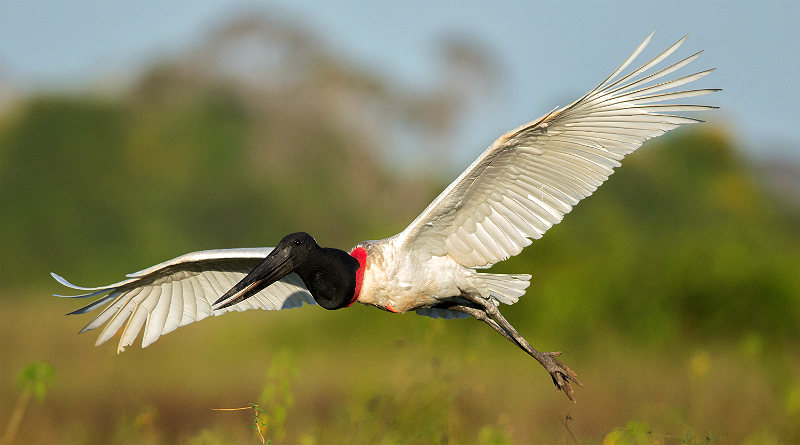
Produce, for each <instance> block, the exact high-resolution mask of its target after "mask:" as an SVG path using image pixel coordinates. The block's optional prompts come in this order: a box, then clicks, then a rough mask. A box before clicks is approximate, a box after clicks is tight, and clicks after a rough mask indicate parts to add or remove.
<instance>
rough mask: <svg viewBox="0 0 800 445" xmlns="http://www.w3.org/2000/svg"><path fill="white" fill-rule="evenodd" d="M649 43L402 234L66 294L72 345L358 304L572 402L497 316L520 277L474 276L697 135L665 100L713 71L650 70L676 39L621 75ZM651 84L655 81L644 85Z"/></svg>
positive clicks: (458, 183) (564, 378)
mask: <svg viewBox="0 0 800 445" xmlns="http://www.w3.org/2000/svg"><path fill="white" fill-rule="evenodd" d="M652 36H653V34H651V35H650V36H649V37H648V38H647V39H646V40H645V41H644V42H643V43H642V44H641V45H639V47H637V48H636V50H635V51H634V52H633V54H631V56H630V57H628V58H627V59H626V60H625V61H624V62H623V63H622V65H620V67H619V68H617V69H616V70H615V71H614V72H613V73H612V74H611V75H610V76H609V77H608V78H607V79H606V80H604V81H603V82H602V83H601V84H600V85H599V86H597V87H596V88H594V89H593V90H591V91H590V92H588V93H587V94H586V95H584V96H583V97H581V98H579V99H578V100H576V101H575V102H573V103H571V104H570V105H568V106H566V107H564V108H561V109H557V110H555V111H553V112H550V113H548V114H546V115H544V116H543V117H541V118H539V119H536V120H534V121H532V122H530V123H527V124H525V125H522V126H521V127H519V128H516V129H514V130H512V131H510V132H508V133H506V134H504V135H503V136H501V137H500V138H499V139H497V140H496V141H495V142H494V143H493V144H492V145H491V146H490V147H489V148H488V149H487V150H486V151H484V152H483V154H481V155H480V157H478V159H476V160H475V162H473V163H472V165H470V166H469V167H468V168H467V169H466V171H464V172H463V173H462V174H461V175H460V176H459V177H458V178H456V180H455V181H453V183H451V184H450V185H449V186H448V187H447V188H446V189H445V190H444V191H443V192H442V193H441V194H440V195H439V196H438V197H437V198H436V199H435V200H434V201H433V202H432V203H431V204H430V205H429V206H428V207H427V208H426V209H425V210H424V211H423V212H422V214H421V215H419V216H418V217H417V218H416V219H415V220H414V221H413V222H412V223H411V224H410V225H409V226H408V227H407V228H406V229H405V230H403V231H402V232H400V233H398V234H397V235H394V236H392V237H389V238H386V239H383V240H379V241H364V242H361V243H359V244H357V245H356V246H355V247H353V248H352V249H351V250H350V251H347V252H346V251H343V250H339V249H333V248H324V247H320V246H319V245H317V243H316V241H315V240H314V238H312V237H311V235H309V234H307V233H303V232H298V233H293V234H290V235H287V236H286V237H284V238H283V239H282V240H281V241H280V242H279V243H278V244H277V246H276V247H274V248H269V247H265V248H245V249H218V250H206V251H201V252H194V253H189V254H186V255H182V256H179V257H177V258H174V259H172V260H169V261H166V262H164V263H161V264H158V265H155V266H153V267H150V268H147V269H144V270H142V271H140V272H136V273H133V274H129V275H127V277H128V278H127V279H126V280H123V281H120V282H118V283H114V284H110V285H108V286H101V287H92V288H85V287H80V286H75V285H73V284H71V283H69V282H68V281H67V280H65V279H64V278H62V277H60V276H58V275H56V274H52V275H53V277H54V278H55V279H56V280H57V281H58V282H59V283H61V284H63V285H65V286H68V287H70V288H73V289H78V290H81V291H85V292H87V293H84V294H82V295H75V296H71V298H87V297H99V298H98V299H97V300H96V301H94V302H92V303H90V304H88V305H86V306H84V307H82V308H80V309H78V310H75V311H73V312H71V313H70V314H83V313H86V312H89V311H92V310H94V309H97V308H98V307H100V306H102V305H104V304H106V303H107V305H106V306H105V308H104V309H103V310H102V311H101V312H100V313H99V315H97V316H96V317H95V318H94V319H93V320H92V321H91V322H89V324H87V325H86V326H85V327H84V328H83V329H82V330H81V332H86V331H90V330H92V329H95V328H98V327H100V326H102V325H103V324H105V327H104V328H103V330H102V332H101V334H100V337H99V338H98V339H97V343H96V344H97V345H100V344H102V343H104V342H105V341H107V340H108V339H110V338H111V337H113V336H114V335H115V334H116V333H117V332H118V331H119V330H120V329H122V333H121V336H120V340H119V347H118V352H122V351H123V350H124V348H125V347H126V346H129V345H131V344H132V343H133V341H134V340H135V339H136V337H137V336H138V334H139V332H140V331H141V330H142V328H143V327H144V334H143V339H142V347H145V346H148V345H149V344H151V343H153V342H154V341H155V340H156V339H158V337H159V336H161V335H162V334H166V333H168V332H171V331H172V330H174V329H175V328H177V327H179V326H184V325H187V324H189V323H192V322H195V321H199V320H202V319H204V318H206V317H208V316H209V315H222V314H224V313H226V312H230V311H245V310H249V309H266V310H280V309H287V308H294V307H299V306H302V305H303V304H304V303H306V304H318V305H320V306H322V307H323V308H325V309H341V308H345V307H349V306H351V305H353V304H354V303H356V302H358V303H361V304H365V305H369V306H375V307H377V308H379V309H383V310H385V311H389V312H395V313H405V312H410V311H414V312H416V313H417V314H420V315H424V316H428V317H433V318H465V317H469V316H472V317H474V318H476V319H478V320H480V321H482V322H484V323H486V324H488V325H489V326H490V327H491V328H492V329H494V330H495V331H497V332H498V333H500V335H502V336H503V337H505V338H506V339H508V340H509V341H511V342H512V343H513V344H515V345H516V346H518V347H519V348H520V349H522V350H523V351H525V352H526V353H528V354H529V355H530V356H532V357H533V358H534V359H536V360H537V361H538V362H539V363H540V364H541V365H542V366H543V367H544V368H545V370H547V372H548V373H549V374H550V376H551V377H552V379H553V383H555V385H556V387H557V388H558V389H560V390H563V391H564V393H565V394H566V395H567V397H569V399H570V400H572V401H573V402H574V401H575V399H574V397H573V392H574V390H573V388H572V385H571V383H575V384H577V385H579V386H583V385H582V384H581V383H580V382H579V381H578V378H577V375H576V374H575V372H574V371H572V370H571V369H570V368H569V367H567V366H566V365H564V364H563V363H561V362H560V361H559V360H557V359H556V357H558V356H559V355H560V352H539V351H537V350H536V349H534V348H533V347H532V346H531V345H530V344H529V343H528V342H527V341H526V340H525V339H524V338H523V337H522V336H521V335H520V334H519V332H517V330H516V329H514V327H513V326H511V324H510V323H509V322H508V321H507V320H506V319H505V317H503V315H502V314H501V313H500V303H503V304H514V303H516V302H517V301H518V300H519V298H520V297H521V296H522V295H523V294H524V293H525V289H526V288H527V287H528V285H529V281H530V279H531V276H530V275H528V274H494V273H487V272H479V271H478V269H485V268H488V267H490V266H492V265H493V264H495V263H497V262H499V261H503V260H505V259H507V258H508V257H510V256H513V255H516V254H518V253H520V252H521V251H522V249H523V248H524V247H525V246H528V245H529V244H531V240H532V239H538V238H540V237H541V236H542V235H543V234H544V233H545V232H546V231H547V230H548V229H549V228H550V227H552V226H553V225H554V224H557V223H558V222H560V221H561V219H562V218H563V217H564V215H565V214H566V213H568V212H569V211H570V210H572V207H573V206H574V205H575V204H577V203H578V202H579V201H580V200H581V199H583V198H585V197H587V196H589V195H591V194H592V192H594V190H595V189H596V188H597V187H598V186H600V184H602V183H603V182H604V181H605V180H606V179H608V177H609V175H611V174H612V173H613V171H614V168H615V167H619V166H620V161H621V160H622V159H623V158H624V157H625V155H627V154H629V153H631V152H632V151H634V150H636V149H637V148H638V147H639V146H641V145H642V143H643V142H644V141H646V140H648V139H650V138H653V137H656V136H660V135H661V134H663V133H665V132H667V131H669V130H672V129H674V128H677V127H678V126H680V125H682V124H690V123H695V122H701V121H700V120H698V119H695V118H692V117H684V116H680V115H677V114H674V113H676V112H687V111H689V112H691V111H703V110H710V109H713V108H716V107H712V106H707V105H688V104H683V103H676V102H674V100H677V99H684V98H688V97H694V96H700V95H704V94H708V93H712V92H714V91H718V90H716V89H696V90H678V91H675V90H674V89H675V88H677V87H679V86H682V85H685V84H687V83H689V82H692V81H694V80H697V79H699V78H701V77H703V76H705V75H707V74H708V73H710V72H711V71H713V69H709V70H705V71H700V72H697V73H694V74H690V75H686V76H683V77H678V78H672V79H670V80H663V79H662V78H664V77H665V76H667V75H670V74H672V73H673V72H675V71H676V70H678V69H680V68H683V67H684V66H685V65H687V64H689V63H690V62H691V61H693V60H694V59H695V58H697V57H698V56H699V55H700V52H698V53H696V54H693V55H691V56H689V57H687V58H685V59H682V60H680V61H678V62H675V63H673V64H671V65H668V66H666V67H664V68H656V67H657V66H659V64H660V63H661V62H662V61H663V60H664V59H666V58H667V57H668V56H669V55H671V54H672V53H673V52H674V51H675V50H676V49H678V47H679V46H680V45H681V44H682V43H683V42H684V40H686V37H683V38H682V39H681V40H679V41H678V42H677V43H675V44H674V45H672V46H670V47H669V48H667V49H666V50H665V51H664V52H662V53H660V54H659V55H657V56H656V57H654V58H653V59H652V60H650V61H648V62H647V63H645V64H644V65H642V66H640V67H639V68H636V69H634V70H631V71H630V72H629V73H627V74H624V75H623V74H622V73H623V72H624V71H625V69H626V68H627V67H628V65H630V64H631V62H633V60H634V59H635V58H636V57H637V56H638V55H639V54H640V53H641V52H642V50H643V49H644V48H645V47H646V46H647V44H648V43H649V42H650V39H651V38H652ZM659 79H662V80H660V81H658V82H657V80H659Z"/></svg>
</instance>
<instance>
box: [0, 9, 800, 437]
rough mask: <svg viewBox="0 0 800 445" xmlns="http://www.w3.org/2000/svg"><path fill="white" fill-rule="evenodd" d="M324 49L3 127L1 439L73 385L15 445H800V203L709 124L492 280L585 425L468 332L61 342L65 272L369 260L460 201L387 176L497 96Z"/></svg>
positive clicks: (208, 45)
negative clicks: (243, 254) (308, 251)
mask: <svg viewBox="0 0 800 445" xmlns="http://www.w3.org/2000/svg"><path fill="white" fill-rule="evenodd" d="M252 39H256V40H257V41H259V42H261V44H262V45H272V46H271V47H274V48H278V49H281V51H280V52H279V54H282V56H281V58H279V60H278V61H277V62H275V63H274V65H273V66H272V67H271V70H270V71H268V72H267V73H265V74H264V75H261V74H258V75H257V74H255V73H253V72H250V71H242V70H238V69H236V68H235V67H233V66H232V65H231V64H230V63H229V58H230V57H233V56H231V54H237V51H244V53H243V54H244V55H247V54H248V53H247V50H246V48H248V46H247V45H244V44H243V43H242V42H245V43H246V42H247V41H250V40H252ZM319 48H320V45H318V44H317V42H315V41H314V39H313V37H312V36H309V35H305V34H303V33H301V32H299V31H298V30H295V29H290V28H285V27H282V26H280V25H278V24H275V23H270V22H265V21H261V20H256V19H252V20H243V21H238V22H233V23H230V24H229V25H228V26H226V27H223V28H221V29H220V30H219V31H218V33H217V34H215V35H212V36H209V38H208V40H207V41H206V42H204V43H203V44H202V45H200V46H199V47H198V48H196V50H195V51H194V52H193V53H190V54H187V55H185V57H184V58H182V59H179V60H172V61H165V62H162V63H161V64H159V65H157V66H154V67H152V68H150V69H149V70H147V71H146V72H145V73H143V75H142V76H141V78H140V79H139V80H138V81H137V82H136V83H135V85H133V86H132V87H131V88H130V89H129V90H127V91H126V92H125V93H124V94H119V95H116V96H111V97H109V96H105V95H98V94H96V93H91V92H90V93H77V94H69V95H61V94H52V93H42V94H39V95H36V96H34V97H30V98H28V99H26V100H25V101H23V102H21V103H18V104H17V105H16V106H15V107H14V108H13V109H12V110H11V111H10V112H8V113H6V114H5V115H3V116H2V117H0V245H1V246H2V249H0V274H2V278H0V298H2V302H3V304H2V309H0V310H1V311H2V312H0V321H1V322H2V323H1V324H0V340H1V341H0V360H2V366H1V367H0V419H8V418H9V417H10V416H11V413H12V410H13V400H16V398H17V393H18V391H19V389H18V388H17V386H15V379H16V376H17V374H18V373H19V371H20V370H22V369H23V368H24V367H25V365H26V364H28V363H30V362H33V361H38V360H44V361H46V362H47V363H50V364H51V365H52V366H53V367H54V368H55V369H56V370H57V372H58V381H57V382H56V383H55V384H54V386H53V387H52V389H51V390H50V391H49V392H48V397H47V399H45V400H44V401H43V402H42V403H40V404H34V405H32V406H31V407H30V408H29V409H28V417H26V418H25V419H24V420H23V422H22V424H21V426H20V431H19V434H18V436H17V443H42V442H45V441H47V442H51V443H120V444H126V443H192V444H201V443H203V444H204V443H209V444H210V443H255V442H254V441H255V440H257V439H256V437H255V436H254V435H253V434H254V433H253V431H252V429H251V428H248V427H247V424H248V421H249V418H248V416H249V415H250V413H249V412H240V414H241V415H237V414H231V413H225V414H222V413H221V412H217V411H211V408H226V407H234V406H247V404H248V403H259V404H260V406H262V407H269V409H270V410H271V411H270V413H271V414H270V415H271V416H273V420H272V421H273V425H275V426H274V428H273V429H272V430H271V431H270V430H269V427H268V428H267V429H268V431H267V433H266V435H267V437H270V438H272V439H273V440H275V442H274V443H301V444H314V443H320V444H322V443H354V444H356V443H385V444H393V443H398V444H399V443H437V444H439V443H481V444H505V443H552V442H554V441H558V442H566V443H569V442H570V441H577V442H580V443H599V442H603V443H640V442H641V441H644V442H643V443H652V442H656V441H661V443H665V442H666V443H670V441H673V443H701V442H709V441H715V440H718V438H722V439H721V440H722V441H723V442H726V443H796V442H797V441H798V440H800V428H798V426H797V425H800V360H799V357H798V350H797V344H798V340H800V274H798V270H800V232H799V231H798V227H800V224H799V221H800V220H798V212H797V210H798V207H797V206H796V203H797V201H796V196H792V195H785V194H783V195H780V194H776V193H774V190H773V189H770V188H769V187H766V186H765V185H764V184H766V182H765V181H763V178H764V174H765V171H764V170H759V169H758V168H756V166H754V165H752V164H751V163H750V162H749V161H747V160H746V159H745V158H744V157H743V156H742V154H741V150H740V148H739V147H738V146H737V143H736V141H735V139H734V138H733V136H731V133H730V132H729V131H728V130H727V129H726V128H723V127H720V126H717V125H712V124H703V125H699V126H696V127H694V128H690V129H682V130H679V131H676V132H674V133H671V134H670V135H668V136H666V137H663V138H659V139H656V140H654V141H651V142H649V143H647V144H646V145H645V147H644V148H642V149H641V150H640V151H637V152H636V153H634V154H633V155H631V156H630V157H629V158H628V159H626V160H625V162H624V166H623V167H622V168H621V169H619V171H618V172H617V173H616V174H615V175H614V176H613V177H612V178H611V180H609V182H608V183H607V184H605V185H604V186H603V187H601V188H600V189H599V190H598V191H597V193H595V195H594V196H593V197H591V198H589V199H587V200H586V202H583V203H581V204H580V205H579V206H577V207H576V209H575V210H574V211H573V212H572V214H571V215H570V216H568V217H567V218H566V219H565V221H564V222H563V223H561V224H560V225H558V226H556V227H554V228H553V229H551V230H550V231H549V232H548V233H547V235H546V236H545V237H544V238H543V239H542V240H539V241H536V242H535V243H534V244H533V245H532V246H531V247H530V248H528V249H526V250H525V252H523V254H521V255H519V256H518V257H515V258H513V259H511V260H509V261H506V262H504V263H502V264H499V265H498V266H496V267H495V270H496V271H499V272H504V271H505V272H512V271H513V272H525V273H531V274H532V275H533V280H532V285H531V287H530V288H529V290H528V293H527V294H526V296H525V297H523V300H522V301H521V302H520V304H517V305H515V306H512V307H509V308H506V309H505V310H504V312H505V313H507V317H508V318H509V319H510V321H512V322H513V323H514V324H515V326H516V327H517V328H518V329H519V330H520V331H521V332H522V333H523V335H525V336H526V337H527V338H528V339H529V340H530V341H531V342H532V343H533V345H534V347H537V348H539V349H544V350H554V349H559V350H564V356H563V358H564V361H565V362H566V363H568V364H569V365H570V366H571V367H572V368H573V369H575V370H576V371H577V372H578V373H579V375H580V376H581V378H582V381H583V382H584V383H586V384H587V388H585V389H583V390H579V391H578V393H577V394H576V397H577V398H578V404H577V405H576V406H572V405H571V404H568V403H567V402H566V398H564V397H563V395H560V394H556V393H555V392H553V391H552V387H551V386H550V382H549V379H548V378H547V376H546V374H545V373H544V372H543V371H542V370H541V369H540V368H539V366H538V364H535V363H532V361H531V360H529V359H528V358H526V357H525V356H524V355H523V354H521V353H520V352H519V351H516V350H514V348H513V347H512V346H511V345H508V344H506V343H507V342H506V341H505V340H503V339H502V338H500V337H499V336H497V335H496V334H495V333H493V332H491V330H488V329H486V328H485V326H481V325H479V324H478V323H474V322H472V321H470V320H464V321H450V322H446V321H441V320H428V319H425V318H423V317H416V316H413V315H405V316H396V315H391V314H384V313H381V312H378V311H374V310H369V309H367V308H361V307H359V308H354V309H350V310H347V311H337V312H326V311H323V310H321V309H319V308H305V309H302V310H298V311H288V312H287V313H280V314H269V313H256V314H253V313H244V314H237V315H229V316H226V317H225V318H224V319H222V320H223V321H222V322H220V323H217V320H213V321H212V320H209V321H204V322H203V323H200V324H199V326H195V325H191V326H188V327H185V328H182V329H181V330H179V331H178V332H177V333H174V334H171V335H169V336H166V337H164V338H163V339H161V340H160V341H159V342H158V343H157V344H155V345H153V346H152V347H150V348H148V349H147V350H131V351H129V352H126V353H125V354H123V355H121V356H116V355H115V354H113V352H112V351H113V347H108V346H107V345H103V346H102V347H100V348H92V347H91V344H90V343H91V340H90V339H87V337H85V336H81V337H77V336H75V335H73V333H74V332H75V331H77V330H78V329H79V327H80V325H81V323H85V322H88V319H83V320H80V319H77V318H73V317H59V314H61V313H65V312H68V311H70V310H73V309H75V307H77V306H76V305H74V304H72V302H68V301H64V300H58V299H55V298H51V297H49V296H48V294H50V293H54V292H55V293H58V292H63V289H62V288H60V287H58V286H57V285H56V284H55V283H54V282H52V281H51V280H49V277H48V275H47V274H48V272H50V271H56V272H58V273H59V274H63V275H64V276H66V277H68V278H69V279H70V280H71V281H73V282H75V283H78V284H85V285H96V284H104V283H107V282H113V281H117V280H119V279H120V277H121V276H122V275H123V274H124V273H128V272H132V271H135V270H139V269H142V268H144V267H147V266H150V265H152V264H155V263H157V262H160V261H163V260H166V259H168V258H172V257H174V256H177V255H180V254H182V253H186V252H190V251H194V250H202V249H210V248H223V247H239V246H261V245H273V244H274V243H275V242H276V241H277V240H278V239H280V237H281V236H283V235H284V234H286V233H289V232H292V231H298V230H304V231H307V232H309V233H312V234H313V235H314V236H315V237H316V239H317V240H318V242H319V243H320V244H321V245H326V246H335V247H339V248H349V247H350V246H352V245H353V244H355V243H356V242H357V241H359V240H362V239H378V238H384V237H386V236H389V235H391V234H394V233H396V232H398V231H400V230H402V229H403V228H404V227H405V226H406V225H407V224H408V223H409V222H410V221H411V220H412V219H413V218H414V217H415V216H416V215H417V214H418V213H419V212H420V211H421V210H422V209H423V208H424V207H425V206H426V205H427V203H429V202H430V201H431V200H432V199H433V198H434V197H435V196H436V194H438V193H439V192H440V191H441V190H442V189H443V188H444V186H446V184H447V183H448V182H449V180H450V179H452V178H449V177H444V176H437V175H433V174H431V173H430V171H435V170H437V169H435V168H432V169H417V170H415V171H409V170H399V169H396V168H393V167H391V166H390V165H389V163H387V159H391V158H392V156H397V154H396V153H395V154H393V152H392V150H393V147H395V148H396V147H397V146H403V144H409V143H417V142H419V146H418V147H417V148H418V149H423V150H428V151H429V155H430V158H429V159H431V163H433V164H434V165H436V161H437V159H440V158H441V156H442V152H441V151H437V150H446V149H448V148H449V147H447V143H446V141H447V140H448V139H450V138H451V137H452V132H453V131H454V128H455V127H454V125H453V122H454V121H455V119H456V118H457V116H458V115H459V113H461V112H463V109H464V107H465V106H466V104H468V103H469V101H470V100H471V99H474V96H475V94H478V93H476V92H475V91H470V90H469V89H464V88H451V87H450V86H452V84H450V85H447V84H445V85H443V86H442V87H441V89H440V90H438V91H434V92H423V93H417V92H413V91H404V90H403V89H402V88H400V87H398V86H396V85H392V84H390V83H389V82H388V81H387V80H385V79H380V78H375V77H373V76H370V75H368V74H365V73H363V72H360V71H358V70H355V69H353V68H350V67H348V66H346V65H345V64H344V63H343V62H342V61H340V60H336V59H334V58H333V57H331V56H330V55H328V54H325V53H324V52H322V51H321V50H320V49H319ZM445 54H446V57H445V58H444V61H443V63H444V64H445V66H447V67H449V68H450V70H449V71H448V72H449V73H451V75H452V76H453V79H455V80H457V79H465V78H467V79H473V80H475V81H476V82H480V81H486V82H487V84H491V82H490V80H491V78H492V76H496V75H497V73H493V72H488V71H486V67H487V66H489V65H490V64H487V63H483V62H485V59H482V58H481V57H482V56H481V53H480V50H479V49H475V48H470V47H469V46H468V45H465V44H464V43H463V42H453V43H452V44H451V46H450V47H449V51H448V52H446V53H445ZM455 80H454V81H455ZM712 100H713V99H712ZM531 117H532V118H533V117H536V116H531ZM513 124H515V123H511V124H510V125H509V127H511V126H513ZM488 142H489V141H487V144H488ZM767 173H768V172H767ZM87 335H89V336H91V335H92V334H87ZM268 369H269V370H270V372H269V374H268V373H267V370H268ZM276 394H277V395H276ZM259 395H261V396H259ZM276 397H277V398H276ZM259 399H261V400H259ZM275 419H279V420H275ZM4 423H5V421H2V422H0V424H4ZM277 425H279V426H277ZM276 428H277V429H276ZM715 438H717V439H715Z"/></svg>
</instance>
